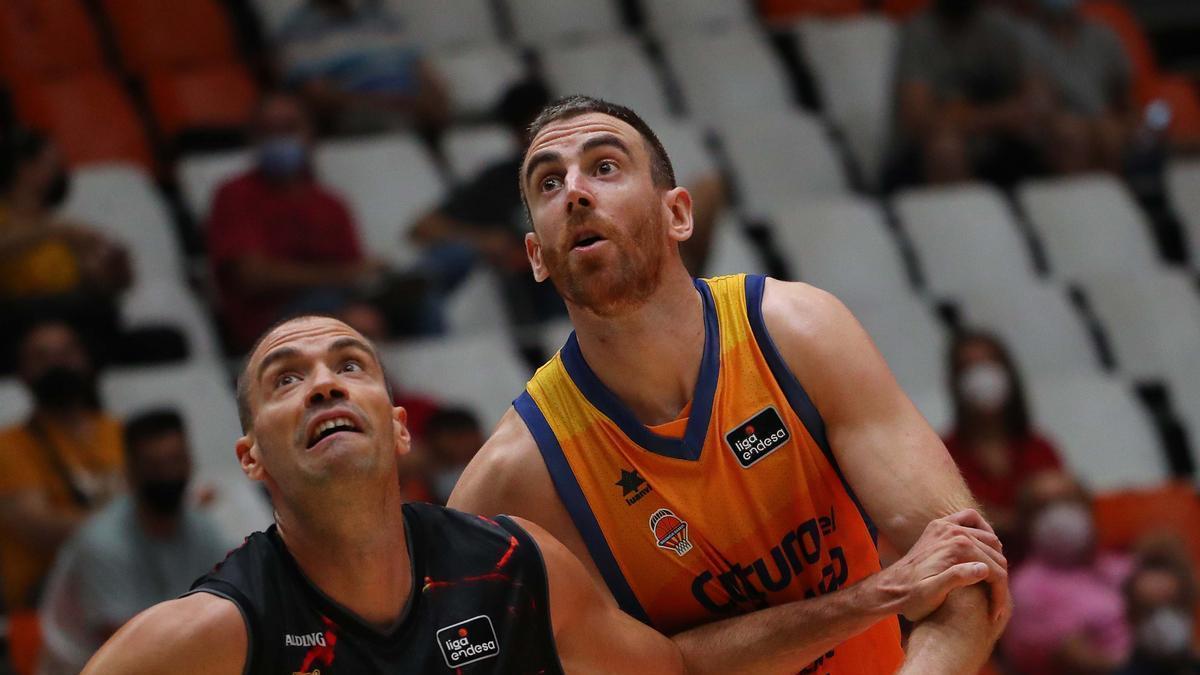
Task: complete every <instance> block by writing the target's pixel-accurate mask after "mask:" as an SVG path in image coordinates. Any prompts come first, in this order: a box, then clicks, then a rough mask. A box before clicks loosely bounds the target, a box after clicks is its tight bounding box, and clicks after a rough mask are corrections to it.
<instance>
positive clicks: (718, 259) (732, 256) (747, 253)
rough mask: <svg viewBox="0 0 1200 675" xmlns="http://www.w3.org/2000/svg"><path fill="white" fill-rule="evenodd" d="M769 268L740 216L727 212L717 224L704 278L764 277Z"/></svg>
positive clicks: (719, 218)
mask: <svg viewBox="0 0 1200 675" xmlns="http://www.w3.org/2000/svg"><path fill="white" fill-rule="evenodd" d="M765 272H766V267H765V266H764V265H763V262H762V258H761V257H760V256H759V254H758V250H757V249H756V248H755V247H754V244H753V242H751V241H750V238H749V237H747V236H746V232H745V230H744V229H743V228H742V224H741V223H740V222H738V219H737V217H736V216H734V215H733V214H732V213H730V212H728V211H727V212H726V213H724V214H722V215H721V216H719V217H718V218H717V220H716V222H715V223H713V234H712V243H711V244H710V248H709V253H708V260H707V261H706V264H705V270H704V275H705V276H709V277H719V276H722V275H725V274H742V273H745V274H764V273H765Z"/></svg>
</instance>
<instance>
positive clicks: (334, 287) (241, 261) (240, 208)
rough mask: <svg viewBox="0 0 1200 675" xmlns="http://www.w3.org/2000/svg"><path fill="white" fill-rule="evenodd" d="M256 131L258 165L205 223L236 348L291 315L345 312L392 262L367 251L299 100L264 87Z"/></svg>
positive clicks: (223, 193) (220, 197)
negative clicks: (324, 175)
mask: <svg viewBox="0 0 1200 675" xmlns="http://www.w3.org/2000/svg"><path fill="white" fill-rule="evenodd" d="M252 131H253V135H254V137H255V138H256V139H257V147H258V151H257V163H256V166H255V167H254V168H253V169H251V170H250V171H248V172H246V173H244V174H242V175H240V176H238V177H236V178H234V179H232V180H230V181H228V182H227V183H225V184H224V185H222V186H221V187H220V189H219V190H218V191H217V193H216V197H215V198H214V200H213V205H212V208H211V209H210V216H209V222H208V227H207V232H208V252H209V258H210V261H211V264H212V269H213V276H214V278H215V280H216V285H217V291H218V294H219V304H220V313H221V318H222V320H223V323H224V327H225V330H226V335H227V337H228V340H229V346H230V347H231V348H232V349H233V350H234V351H236V352H238V353H241V352H244V351H245V350H246V349H247V348H249V347H250V345H251V344H252V343H253V342H254V339H255V338H256V337H257V336H258V335H259V334H261V333H262V332H263V331H264V330H266V329H267V328H268V327H269V326H270V325H271V324H273V323H275V322H276V321H278V320H279V319H281V318H283V317H285V316H288V315H292V314H301V313H328V314H333V313H338V312H341V311H344V310H345V309H346V307H347V306H348V305H350V304H352V303H355V302H356V301H357V297H358V293H357V292H356V291H357V289H360V288H363V287H365V286H368V285H369V284H370V283H371V282H372V281H375V280H378V278H379V276H380V275H381V274H382V273H383V271H384V265H383V263H381V262H380V261H378V260H375V259H372V258H369V257H367V256H366V255H364V253H363V249H362V246H361V244H360V242H359V237H358V231H357V229H356V227H355V224H354V221H353V219H352V217H351V215H350V210H349V208H348V207H347V206H346V204H345V203H344V202H343V201H342V199H341V198H340V197H338V196H337V195H335V194H333V193H332V192H330V191H329V190H328V189H326V188H325V187H323V186H322V185H321V184H320V182H319V181H318V180H317V178H316V176H314V174H313V171H312V169H311V167H310V163H309V155H310V150H311V146H312V141H313V126H312V123H311V120H310V118H309V116H308V113H307V111H306V110H305V109H304V107H303V105H302V104H301V102H300V100H299V99H297V98H296V97H294V96H292V95H290V94H286V93H281V92H272V93H268V94H266V95H265V96H264V97H263V99H262V101H261V102H260V104H259V106H258V110H257V113H256V115H255V119H254V122H253V127H252ZM368 311H369V310H368Z"/></svg>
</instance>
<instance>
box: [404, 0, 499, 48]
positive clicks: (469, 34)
mask: <svg viewBox="0 0 1200 675" xmlns="http://www.w3.org/2000/svg"><path fill="white" fill-rule="evenodd" d="M386 1H387V6H388V8H389V9H391V10H392V12H394V13H395V14H396V15H397V16H399V17H400V18H401V19H402V20H403V21H404V31H405V33H406V34H407V35H409V36H411V37H412V39H413V40H414V41H416V42H417V43H418V44H420V45H421V46H422V47H424V48H426V49H435V50H448V49H455V48H458V47H463V46H467V45H477V44H484V43H488V42H495V41H496V40H497V35H498V31H497V30H496V17H495V13H494V12H493V11H492V6H491V3H490V2H489V0H386Z"/></svg>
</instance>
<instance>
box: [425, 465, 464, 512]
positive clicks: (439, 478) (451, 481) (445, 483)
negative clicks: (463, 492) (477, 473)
mask: <svg viewBox="0 0 1200 675" xmlns="http://www.w3.org/2000/svg"><path fill="white" fill-rule="evenodd" d="M462 472H463V470H462V469H442V470H441V471H438V472H437V474H435V475H434V477H433V485H431V486H430V487H431V488H432V489H433V496H434V497H437V498H438V500H439V501H440V502H441V503H443V504H445V503H446V502H447V501H449V499H450V493H451V492H453V491H454V486H455V485H458V479H459V477H460V476H462Z"/></svg>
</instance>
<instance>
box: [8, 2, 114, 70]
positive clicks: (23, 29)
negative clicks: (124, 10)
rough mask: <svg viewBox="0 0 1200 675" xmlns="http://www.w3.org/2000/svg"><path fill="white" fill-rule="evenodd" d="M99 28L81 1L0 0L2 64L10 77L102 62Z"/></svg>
mask: <svg viewBox="0 0 1200 675" xmlns="http://www.w3.org/2000/svg"><path fill="white" fill-rule="evenodd" d="M103 65H104V55H103V53H102V52H101V50H100V43H99V40H98V39H97V37H96V30H95V27H94V26H93V25H92V22H91V19H90V18H89V17H88V14H87V10H85V9H84V7H83V5H82V3H81V2H80V0H5V1H4V2H0V69H3V73H4V75H5V77H6V78H7V79H8V80H9V81H10V82H24V81H28V80H41V79H48V78H55V77H63V76H66V75H70V74H72V73H77V72H80V71H86V70H94V69H98V68H101V67H103Z"/></svg>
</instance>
